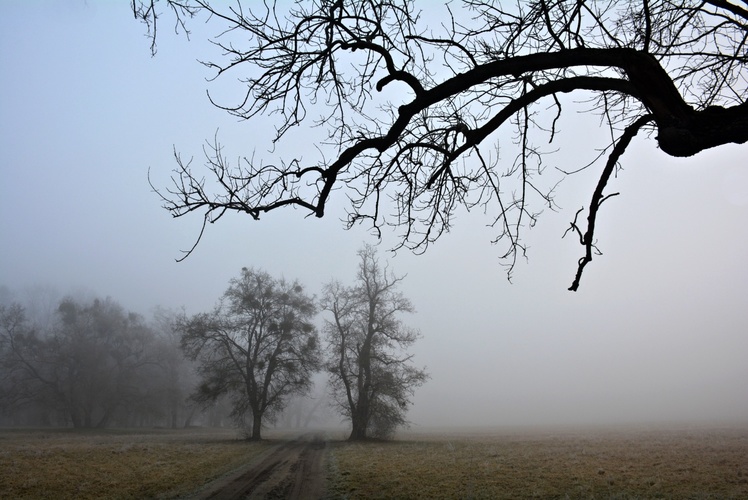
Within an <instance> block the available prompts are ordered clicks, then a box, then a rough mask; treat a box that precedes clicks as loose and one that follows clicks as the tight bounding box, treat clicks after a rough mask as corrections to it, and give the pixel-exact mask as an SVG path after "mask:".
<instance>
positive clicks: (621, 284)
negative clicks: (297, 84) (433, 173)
mask: <svg viewBox="0 0 748 500" xmlns="http://www.w3.org/2000/svg"><path fill="white" fill-rule="evenodd" d="M128 6H129V2H127V1H122V2H116V3H115V2H96V1H88V2H86V1H84V0H56V1H48V2H42V1H32V2H11V1H0V68H1V71H2V78H1V79H0V169H1V170H0V171H1V173H2V176H1V177H0V285H4V286H6V287H8V288H9V289H11V290H13V291H15V292H17V293H20V294H22V293H23V291H24V290H28V289H29V288H30V287H39V286H43V287H51V288H53V289H54V290H57V291H58V293H60V294H67V293H86V294H89V295H95V296H100V297H106V296H110V297H112V298H113V299H115V300H116V301H118V302H120V303H121V304H122V305H123V307H125V308H126V309H129V310H134V311H137V312H140V313H142V314H144V315H146V316H147V315H148V314H149V312H150V310H151V309H152V308H153V307H154V306H157V305H161V306H164V307H168V308H180V307H184V308H185V309H186V311H187V312H188V313H190V314H192V313H196V312H200V311H204V310H208V309H210V308H211V307H212V306H213V305H214V304H215V302H216V300H217V299H218V297H219V296H220V295H221V293H222V292H223V291H224V290H225V288H226V286H227V284H228V281H229V279H231V278H232V277H235V276H237V275H238V274H239V271H240V269H241V268H242V267H243V266H253V267H257V268H261V269H264V270H267V271H268V272H270V273H271V274H273V275H277V276H280V275H283V276H285V277H286V278H298V279H299V280H300V281H301V282H302V283H304V284H305V285H306V286H307V288H308V289H309V290H310V291H311V292H313V293H316V294H319V293H320V291H321V288H322V285H323V284H324V283H325V282H327V281H329V280H330V279H332V278H337V279H339V280H341V281H343V282H344V283H350V282H351V281H352V279H353V277H354V274H355V271H356V265H357V258H356V255H355V254H356V250H357V249H358V248H360V247H361V245H362V244H363V243H364V242H369V243H376V239H375V238H374V237H372V236H370V234H369V232H368V231H367V230H366V228H365V227H364V228H356V229H354V230H351V231H345V230H344V229H343V224H342V223H341V222H340V219H341V218H342V217H343V216H344V211H343V207H344V203H345V199H344V198H343V197H342V196H341V197H339V198H336V199H334V200H332V202H331V204H330V208H329V209H328V212H327V216H326V217H325V218H324V219H322V220H319V219H315V218H305V217H304V216H305V215H306V214H304V213H303V212H301V211H293V210H287V211H281V212H276V213H271V214H268V215H266V216H264V217H263V220H261V221H260V222H255V221H253V220H251V219H250V218H249V217H246V216H245V217H241V216H239V215H228V216H226V217H225V218H224V219H223V220H222V221H221V222H220V223H218V224H216V225H213V226H210V227H208V229H207V231H206V234H205V236H204V238H203V241H202V243H201V244H200V246H199V247H198V248H197V250H196V251H195V252H194V253H193V255H192V256H190V257H189V258H188V259H187V260H185V261H184V262H182V263H176V262H175V258H177V257H180V256H181V253H180V251H181V250H185V249H188V248H190V246H191V245H192V243H193V242H194V238H195V237H196V236H197V234H198V232H199V229H200V224H201V219H200V216H195V217H187V218H183V219H172V218H171V216H170V215H169V214H168V213H167V212H166V211H165V210H163V209H162V208H161V203H160V200H159V199H158V197H157V196H156V195H155V194H154V193H153V192H152V191H151V188H150V186H149V184H148V169H149V168H150V169H151V178H152V180H153V182H154V184H156V185H158V186H166V185H167V183H168V179H169V176H170V173H171V169H172V168H173V166H174V161H173V148H176V149H177V150H178V151H179V152H180V153H181V154H182V155H183V156H184V157H185V158H189V157H191V156H194V163H193V165H194V166H195V167H198V166H199V165H200V164H201V161H202V150H201V147H202V144H203V143H204V141H205V139H206V138H212V137H213V136H214V135H215V134H216V132H217V131H218V133H219V137H220V139H221V141H222V142H223V143H224V144H225V145H226V147H227V150H228V151H227V154H228V156H229V157H230V158H234V157H238V156H250V155H251V154H252V153H253V152H254V154H255V156H256V157H261V158H266V159H268V160H277V159H278V158H282V157H286V156H285V155H284V153H292V154H294V155H297V156H298V155H309V157H310V158H312V157H315V155H316V151H315V149H314V144H313V140H312V139H311V138H310V139H308V142H305V140H304V139H305V137H307V136H306V135H305V134H308V132H307V131H304V130H301V131H298V132H296V133H295V134H296V135H295V136H294V138H295V143H296V144H298V147H299V148H301V149H299V150H298V151H290V152H289V151H286V150H282V149H278V150H275V151H270V150H269V149H270V148H269V146H268V145H269V142H268V139H269V137H270V136H269V135H268V133H267V132H268V128H269V127H272V125H268V123H264V122H262V121H261V120H258V121H255V122H238V121H237V120H236V119H235V118H233V117H230V116H228V115H227V114H225V113H223V112H221V111H220V110H217V109H215V108H214V107H212V106H211V104H210V103H209V102H208V100H207V99H206V89H207V88H209V87H210V88H211V90H212V91H213V92H215V93H216V95H218V96H219V97H226V98H227V99H228V98H229V97H230V96H231V95H237V94H234V93H232V90H233V91H237V90H238V89H239V87H238V86H236V85H234V80H231V78H229V79H228V80H226V81H223V82H220V83H218V84H211V83H209V82H207V81H206V78H208V77H209V76H211V74H210V73H209V71H208V70H207V69H206V68H205V67H203V66H202V65H200V64H199V63H198V62H197V60H198V59H208V58H210V57H215V56H216V53H215V52H214V49H212V48H211V47H210V46H209V44H207V43H205V40H204V37H202V36H200V33H204V31H203V30H204V29H205V28H204V27H202V26H199V25H198V26H196V27H195V36H194V37H193V38H192V41H187V40H186V39H185V38H184V37H183V36H175V35H174V33H173V31H172V30H170V26H167V25H166V24H167V23H163V25H162V31H161V33H160V39H159V45H158V54H157V56H156V57H155V58H152V57H151V56H150V52H149V41H148V40H147V39H146V38H145V36H144V35H145V28H144V26H142V25H141V24H139V23H137V22H135V21H134V20H133V17H132V14H131V13H130V12H129V10H128V8H129V7H128ZM569 107H571V104H569ZM569 115H571V116H566V117H565V121H563V120H562V123H561V127H562V134H563V136H562V137H563V140H564V141H566V142H563V143H560V146H561V147H562V151H561V153H559V154H557V155H555V156H554V157H553V160H552V161H551V160H550V159H549V160H548V161H549V162H551V164H552V165H556V166H559V167H560V168H564V169H567V170H573V169H575V168H577V167H579V166H581V165H582V164H585V163H587V162H588V161H589V160H590V159H591V158H592V156H593V155H594V154H595V152H594V151H593V150H589V144H590V142H589V138H590V137H591V136H595V134H599V132H600V131H599V129H598V124H599V121H598V118H597V117H593V116H584V115H581V114H577V113H573V112H570V113H569ZM507 134H511V131H508V132H507ZM309 137H311V136H309ZM507 137H508V138H510V135H507ZM507 140H508V139H507ZM305 148H306V149H305ZM747 153H748V146H729V147H723V148H720V149H718V150H714V151H709V152H705V153H701V154H700V155H698V156H697V157H694V158H691V159H674V158H670V157H667V156H666V155H664V154H662V153H660V152H659V151H658V150H657V149H656V145H655V144H654V142H653V141H647V140H645V138H643V137H641V138H638V139H637V140H635V142H634V144H633V145H632V147H631V149H630V151H629V152H628V153H627V154H626V156H625V157H624V158H623V171H622V172H621V173H620V175H619V176H618V178H616V179H615V180H614V181H613V183H612V185H611V188H610V189H611V190H614V191H619V192H620V193H621V195H620V196H618V197H616V198H613V199H611V200H609V201H607V202H606V204H605V206H604V207H603V209H602V210H601V212H600V216H599V219H598V221H599V222H598V228H599V229H598V232H597V238H598V242H599V245H600V248H601V249H602V251H603V252H604V255H603V256H601V257H596V258H595V260H593V262H592V263H591V264H590V265H589V266H588V267H587V268H586V270H585V276H584V278H583V281H582V285H581V288H580V291H579V292H577V293H572V292H568V291H567V290H566V289H567V287H568V286H569V285H570V283H571V280H572V278H573V276H574V272H575V270H576V261H577V259H578V258H579V257H580V256H581V255H582V248H581V247H580V246H579V245H578V243H577V242H576V241H574V240H573V239H572V238H570V237H567V238H565V239H561V235H562V234H563V232H564V230H565V229H566V227H567V226H568V224H569V221H571V220H572V219H573V216H574V212H575V211H576V210H577V209H578V208H580V207H581V206H582V205H585V206H586V205H587V203H588V201H589V198H590V196H591V194H592V190H593V187H594V181H595V179H594V174H595V172H591V173H589V174H581V175H578V176H574V177H572V178H568V179H566V180H565V181H564V182H563V183H562V185H561V186H560V187H559V189H558V198H557V202H558V204H559V205H560V206H561V210H559V212H558V213H554V212H546V213H545V214H544V216H543V217H542V218H541V220H540V223H539V224H538V225H537V226H536V227H535V228H534V229H533V230H532V231H530V232H528V233H526V236H527V242H528V244H529V246H530V251H529V261H528V262H524V261H522V262H520V263H519V264H518V266H517V269H516V270H515V273H514V276H513V283H511V284H510V283H509V282H508V281H507V280H506V275H505V271H504V269H503V268H502V267H501V266H500V265H499V261H498V256H499V254H500V253H501V249H500V248H498V247H496V246H493V245H491V244H490V241H491V240H492V239H493V237H494V236H495V235H494V232H493V230H491V228H487V227H486V224H487V223H488V221H489V218H486V217H484V216H483V214H482V213H481V212H480V211H475V213H459V214H458V216H457V219H456V222H457V223H456V226H455V228H454V229H453V231H452V232H451V233H449V234H446V235H445V236H444V237H443V238H442V239H441V240H439V241H438V242H437V243H436V244H435V245H434V246H432V247H431V248H430V249H429V251H428V252H427V253H426V254H425V255H421V256H416V255H413V254H411V253H409V252H407V251H400V252H398V253H397V254H395V255H392V254H391V253H389V252H387V250H388V249H390V248H392V247H394V246H395V245H396V244H397V242H398V240H397V239H396V237H395V236H393V235H391V234H388V233H385V234H384V238H383V241H382V243H381V244H380V246H379V248H380V257H381V258H383V259H384V258H387V259H388V260H389V262H390V264H391V267H392V268H393V269H394V270H395V272H396V273H398V274H407V279H406V281H405V283H404V286H403V291H404V293H405V294H406V295H407V296H408V297H409V298H410V299H411V300H412V301H413V303H414V305H415V307H416V309H417V313H416V314H415V315H413V316H412V317H410V318H407V322H408V323H409V324H410V325H411V326H413V327H416V328H418V329H420V331H421V333H422V335H423V338H422V339H421V340H420V341H419V342H418V343H417V344H416V345H415V347H414V352H415V353H416V362H417V364H419V365H426V366H427V367H428V370H429V371H430V373H431V377H432V378H431V380H430V381H429V382H428V383H427V384H426V385H425V386H423V387H422V388H420V389H419V390H418V392H417V394H416V397H415V399H414V407H413V409H412V411H411V413H410V418H411V420H412V421H413V422H414V424H416V425H418V426H431V425H458V424H465V425H513V424H550V423H562V424H565V423H603V422H610V421H615V422H649V421H668V420H678V421H692V420H703V419H712V418H719V419H741V420H745V419H748V263H747V262H746V256H748V225H747V224H746V222H747V221H748V165H746V163H747V161H746V156H747Z"/></svg>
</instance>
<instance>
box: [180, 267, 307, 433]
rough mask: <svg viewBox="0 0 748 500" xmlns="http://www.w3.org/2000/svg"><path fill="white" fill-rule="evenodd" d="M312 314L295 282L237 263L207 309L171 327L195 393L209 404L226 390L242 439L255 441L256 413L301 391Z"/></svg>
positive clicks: (260, 415) (268, 412)
mask: <svg viewBox="0 0 748 500" xmlns="http://www.w3.org/2000/svg"><path fill="white" fill-rule="evenodd" d="M315 314H316V307H315V304H314V300H313V299H312V298H311V297H309V296H308V295H306V293H304V289H303V287H302V286H301V285H300V284H299V283H297V282H288V281H285V280H277V279H274V278H272V277H271V276H270V275H269V274H267V273H265V272H262V271H257V270H254V269H247V268H243V269H242V273H241V275H240V276H239V277H238V278H235V279H232V280H231V282H230V284H229V287H228V289H227V290H226V292H225V293H224V294H223V298H222V299H221V301H220V302H219V304H218V305H217V306H216V308H215V309H214V310H213V311H212V312H211V313H203V314H197V315H195V316H193V317H191V318H185V319H184V320H183V321H181V323H180V324H179V325H178V330H179V331H181V334H182V348H183V349H184V351H185V353H186V354H187V355H188V356H189V357H190V358H192V359H193V360H198V361H199V364H200V367H199V372H200V375H201V377H202V382H201V384H200V387H199V391H198V394H196V397H197V398H198V399H199V400H201V401H204V402H209V401H215V399H216V398H218V397H219V396H221V395H224V394H228V395H229V396H230V397H231V398H232V401H233V405H234V406H233V416H234V417H236V418H237V419H238V420H239V421H240V422H241V421H243V419H244V417H245V416H247V415H249V416H250V418H251V429H250V430H249V432H250V434H249V436H248V437H249V439H251V440H260V439H262V434H261V432H262V423H263V419H265V418H268V417H270V418H272V417H273V416H274V415H275V414H277V413H278V412H279V411H281V410H282V409H283V407H284V406H285V404H286V402H287V399H288V397H289V396H291V395H294V394H301V393H304V392H306V391H307V390H308V389H309V387H310V385H311V376H312V374H313V373H314V372H315V371H316V370H317V369H318V368H319V363H320V352H319V341H318V337H317V332H316V330H315V327H314V325H313V324H312V320H313V318H314V316H315Z"/></svg>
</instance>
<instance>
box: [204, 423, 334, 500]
mask: <svg viewBox="0 0 748 500" xmlns="http://www.w3.org/2000/svg"><path fill="white" fill-rule="evenodd" d="M326 452H327V442H326V440H325V438H324V436H322V435H321V434H305V435H303V436H299V437H297V438H295V439H293V440H291V441H283V442H280V443H279V444H278V445H277V446H275V447H273V448H272V449H270V450H268V451H267V452H265V453H263V454H262V455H261V456H260V457H258V458H257V459H256V460H254V461H253V462H251V463H250V464H249V465H248V467H249V468H248V469H244V470H241V471H239V472H238V473H236V474H233V475H231V476H229V477H225V478H222V479H220V480H218V481H215V482H214V483H212V484H210V485H209V486H208V487H206V488H204V489H203V491H202V492H201V493H200V494H198V495H196V496H195V498H198V499H214V500H230V499H240V498H242V499H243V498H268V499H272V498H278V499H291V500H307V499H309V500H311V499H319V498H324V496H325V456H326Z"/></svg>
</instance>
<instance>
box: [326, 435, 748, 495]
mask: <svg viewBox="0 0 748 500" xmlns="http://www.w3.org/2000/svg"><path fill="white" fill-rule="evenodd" d="M329 467H330V469H331V481H330V485H329V489H330V492H331V493H332V496H334V497H336V498H340V497H345V498H403V499H405V498H408V499H410V498H424V499H426V498H428V499H434V498H487V499H488V498H490V499H500V498H507V499H508V498H512V499H519V498H606V499H607V498H618V499H624V498H625V499H628V498H674V499H675V498H677V499H684V498H695V499H704V498H714V499H728V498H734V499H738V498H743V499H746V498H748V425H745V426H729V427H723V428H716V427H709V428H706V427H698V428H697V427H679V428H675V429H673V428H671V429H665V430H663V429H662V428H658V429H645V428H637V429H633V428H628V429H623V430H621V429H618V430H612V429H605V430H604V429H596V430H584V431H581V430H578V431H572V430H569V429H566V430H556V431H552V432H551V431H539V430H534V431H528V430H524V431H513V432H512V431H501V432H485V431H484V432H479V433H472V434H470V433H439V434H434V433H424V434H404V435H402V436H401V438H400V439H399V440H397V441H394V442H388V443H365V444H344V443H339V444H335V445H333V446H332V448H331V452H330V454H329Z"/></svg>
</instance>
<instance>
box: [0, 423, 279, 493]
mask: <svg viewBox="0 0 748 500" xmlns="http://www.w3.org/2000/svg"><path fill="white" fill-rule="evenodd" d="M269 446H271V445H270V444H268V443H247V442H246V441H244V440H241V439H239V435H238V434H237V431H236V430H177V431H168V430H158V431H150V432H148V431H145V432H144V431H142V430H131V431H121V430H109V431H106V430H102V431H88V432H80V431H72V430H37V431H22V430H0V498H14V499H15V498H18V499H22V498H55V499H66V498H75V499H89V498H90V499H94V498H95V499H101V498H172V497H177V496H181V495H184V494H187V493H189V492H192V491H195V490H197V489H199V488H200V487H201V486H202V485H204V484H205V483H207V482H209V481H211V480H213V479H215V478H217V477H219V476H221V475H223V474H225V473H227V472H230V471H231V470H233V469H235V468H236V467H238V466H240V465H242V464H243V463H246V462H248V461H250V460H251V459H252V458H253V457H255V456H257V455H258V454H260V453H262V452H263V451H264V450H266V449H267V448H268V447H269Z"/></svg>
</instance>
